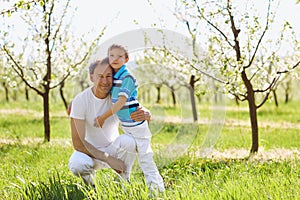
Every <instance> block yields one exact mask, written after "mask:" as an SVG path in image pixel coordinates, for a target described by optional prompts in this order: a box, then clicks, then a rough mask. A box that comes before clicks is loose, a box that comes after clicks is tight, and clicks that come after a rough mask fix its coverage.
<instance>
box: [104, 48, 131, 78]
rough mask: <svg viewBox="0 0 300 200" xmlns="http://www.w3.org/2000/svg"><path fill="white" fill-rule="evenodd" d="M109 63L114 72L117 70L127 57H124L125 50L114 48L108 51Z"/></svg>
mask: <svg viewBox="0 0 300 200" xmlns="http://www.w3.org/2000/svg"><path fill="white" fill-rule="evenodd" d="M108 57H109V64H110V65H111V66H112V68H113V69H114V71H115V72H117V71H118V70H119V69H120V68H121V67H122V66H123V65H124V64H125V63H127V61H128V58H126V57H125V52H124V50H122V49H119V48H114V49H112V50H110V51H109V52H108Z"/></svg>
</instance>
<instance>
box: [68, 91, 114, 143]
mask: <svg viewBox="0 0 300 200" xmlns="http://www.w3.org/2000/svg"><path fill="white" fill-rule="evenodd" d="M111 106H112V101H111V97H110V95H108V97H106V98H105V99H99V98H97V97H96V96H95V95H94V94H93V92H92V86H91V87H89V88H87V89H85V90H84V91H82V92H81V93H79V94H78V95H77V96H76V97H75V98H74V99H73V100H72V109H71V113H70V116H71V117H72V118H74V119H81V120H85V122H86V123H85V131H86V134H85V139H86V141H87V142H89V143H90V144H92V145H93V146H94V147H96V148H97V149H101V148H103V147H106V146H108V145H110V144H111V143H112V142H113V141H114V140H115V139H116V138H117V137H118V136H119V131H118V124H119V119H118V117H117V116H115V115H113V116H111V117H109V118H108V119H106V120H105V122H104V125H103V127H102V128H96V127H94V119H95V118H96V117H97V116H99V115H102V114H104V113H105V112H106V111H107V110H108V109H110V108H111Z"/></svg>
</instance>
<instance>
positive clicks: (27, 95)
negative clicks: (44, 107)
mask: <svg viewBox="0 0 300 200" xmlns="http://www.w3.org/2000/svg"><path fill="white" fill-rule="evenodd" d="M25 99H26V101H29V91H28V87H27V85H25Z"/></svg>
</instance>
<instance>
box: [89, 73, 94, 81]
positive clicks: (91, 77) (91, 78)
mask: <svg viewBox="0 0 300 200" xmlns="http://www.w3.org/2000/svg"><path fill="white" fill-rule="evenodd" d="M90 80H91V81H92V82H94V78H93V74H90Z"/></svg>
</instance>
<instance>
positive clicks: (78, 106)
mask: <svg viewBox="0 0 300 200" xmlns="http://www.w3.org/2000/svg"><path fill="white" fill-rule="evenodd" d="M85 105H86V104H85V103H84V101H83V98H82V96H77V97H75V98H74V99H73V100H72V106H71V113H70V117H72V118H74V119H81V120H84V119H85V110H86V109H85Z"/></svg>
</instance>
